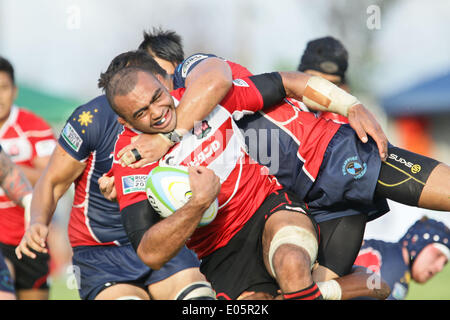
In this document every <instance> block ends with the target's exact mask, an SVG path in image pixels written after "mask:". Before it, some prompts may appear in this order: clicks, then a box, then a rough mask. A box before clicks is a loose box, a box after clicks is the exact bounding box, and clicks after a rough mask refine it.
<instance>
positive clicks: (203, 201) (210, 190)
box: [188, 166, 220, 214]
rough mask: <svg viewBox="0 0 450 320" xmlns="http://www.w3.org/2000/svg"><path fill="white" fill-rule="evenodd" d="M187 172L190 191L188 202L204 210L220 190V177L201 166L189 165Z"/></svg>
mask: <svg viewBox="0 0 450 320" xmlns="http://www.w3.org/2000/svg"><path fill="white" fill-rule="evenodd" d="M188 173H189V184H190V186H191V191H192V197H191V199H190V200H189V202H190V203H192V204H195V205H198V206H200V207H203V208H205V210H206V209H207V208H209V206H210V205H211V203H212V202H213V201H214V200H215V199H216V198H217V195H218V194H219V192H220V179H219V177H218V176H217V175H216V174H215V173H214V171H212V170H211V169H208V168H206V167H201V166H199V167H189V168H188ZM201 213H202V214H203V212H201Z"/></svg>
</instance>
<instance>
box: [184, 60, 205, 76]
mask: <svg viewBox="0 0 450 320" xmlns="http://www.w3.org/2000/svg"><path fill="white" fill-rule="evenodd" d="M205 58H208V56H205V55H203V54H196V55H193V56H192V57H189V58H188V59H187V60H186V61H185V62H184V63H183V67H182V69H181V75H182V76H183V78H185V77H186V76H187V74H188V72H189V69H190V68H191V67H192V66H193V65H194V64H195V63H196V62H197V61H200V60H203V59H205Z"/></svg>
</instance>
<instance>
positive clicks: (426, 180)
mask: <svg viewBox="0 0 450 320" xmlns="http://www.w3.org/2000/svg"><path fill="white" fill-rule="evenodd" d="M375 194H376V195H377V196H381V197H384V198H388V199H391V200H394V201H397V202H400V203H403V204H406V205H410V206H418V207H421V208H425V209H431V210H440V211H450V167H449V166H448V165H446V164H444V163H441V162H439V161H437V160H435V159H432V158H429V157H425V156H422V155H420V154H416V153H414V152H410V151H408V150H404V149H401V148H397V147H390V148H389V157H388V159H387V160H386V161H383V163H382V164H381V169H380V175H379V177H378V182H377V186H376V189H375Z"/></svg>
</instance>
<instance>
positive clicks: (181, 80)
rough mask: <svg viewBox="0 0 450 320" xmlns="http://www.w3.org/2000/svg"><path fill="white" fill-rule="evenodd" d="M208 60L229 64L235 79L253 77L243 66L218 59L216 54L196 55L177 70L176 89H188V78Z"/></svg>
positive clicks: (175, 76)
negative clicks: (199, 65)
mask: <svg viewBox="0 0 450 320" xmlns="http://www.w3.org/2000/svg"><path fill="white" fill-rule="evenodd" d="M208 58H219V59H222V60H224V61H225V62H227V63H228V65H229V66H230V69H231V73H232V78H233V79H241V78H247V77H250V76H252V75H253V74H252V73H251V72H250V71H249V70H248V69H247V68H245V67H244V66H241V65H240V64H238V63H235V62H232V61H228V60H225V59H223V58H221V57H218V56H216V55H214V54H204V53H197V54H194V55H192V56H190V57H188V58H187V59H185V60H184V61H183V62H182V63H180V64H179V65H178V67H177V68H176V69H175V73H174V77H173V85H174V89H178V88H185V87H186V78H187V76H188V75H189V73H190V72H191V71H192V70H194V69H195V67H196V66H197V65H198V64H199V63H200V62H202V61H204V60H206V59H208Z"/></svg>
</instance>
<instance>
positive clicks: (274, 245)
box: [269, 226, 319, 276]
mask: <svg viewBox="0 0 450 320" xmlns="http://www.w3.org/2000/svg"><path fill="white" fill-rule="evenodd" d="M283 244H293V245H296V246H298V247H301V248H303V249H304V250H306V252H308V254H309V257H310V259H311V268H312V266H313V265H314V263H315V262H316V258H317V251H318V248H319V245H318V243H317V239H316V237H315V236H314V235H313V234H312V233H311V232H310V231H308V230H306V229H303V228H300V227H297V226H286V227H283V228H281V229H280V230H278V231H277V233H276V234H275V235H274V237H273V239H272V242H271V243H270V248H269V264H270V269H271V270H272V274H273V275H274V276H276V273H275V269H274V267H273V262H272V260H273V255H274V254H275V251H276V250H277V249H278V248H279V247H280V246H281V245H283Z"/></svg>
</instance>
